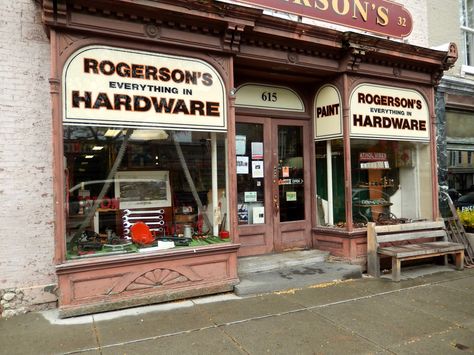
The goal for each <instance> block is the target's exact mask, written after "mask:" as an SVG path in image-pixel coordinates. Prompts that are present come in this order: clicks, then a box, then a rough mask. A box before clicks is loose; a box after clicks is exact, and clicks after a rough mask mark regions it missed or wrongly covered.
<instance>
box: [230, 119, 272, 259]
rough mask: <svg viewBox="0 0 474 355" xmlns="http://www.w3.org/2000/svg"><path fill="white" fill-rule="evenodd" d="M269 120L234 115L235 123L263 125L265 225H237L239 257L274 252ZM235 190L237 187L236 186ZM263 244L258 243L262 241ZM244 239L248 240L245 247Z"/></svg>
mask: <svg viewBox="0 0 474 355" xmlns="http://www.w3.org/2000/svg"><path fill="white" fill-rule="evenodd" d="M271 122H272V121H271V120H270V118H269V117H257V116H249V115H236V120H235V123H236V124H237V123H256V124H261V125H263V149H264V150H263V161H264V193H265V198H264V206H265V223H263V224H251V225H239V226H238V232H239V241H240V243H241V247H240V249H239V253H238V255H239V256H247V255H260V254H268V253H271V252H273V251H274V249H273V248H274V241H273V211H272V209H271V208H267V207H268V206H271V195H272V186H271V184H268V183H267V177H268V176H270V174H271V169H272V165H271V164H272V159H271V154H272V152H271V147H272V141H271V140H272V136H271ZM236 188H237V186H236ZM235 193H236V192H235ZM262 238H263V243H261V242H260V243H258V242H259V241H262ZM246 239H247V240H250V242H249V244H247V245H246Z"/></svg>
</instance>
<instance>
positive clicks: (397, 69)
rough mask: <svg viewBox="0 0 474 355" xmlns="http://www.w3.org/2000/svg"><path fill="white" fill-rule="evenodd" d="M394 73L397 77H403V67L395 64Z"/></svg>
mask: <svg viewBox="0 0 474 355" xmlns="http://www.w3.org/2000/svg"><path fill="white" fill-rule="evenodd" d="M393 75H394V76H395V77H397V78H399V77H401V76H402V69H401V68H399V67H397V66H395V67H393Z"/></svg>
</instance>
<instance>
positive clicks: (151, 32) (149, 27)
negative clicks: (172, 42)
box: [144, 23, 160, 38]
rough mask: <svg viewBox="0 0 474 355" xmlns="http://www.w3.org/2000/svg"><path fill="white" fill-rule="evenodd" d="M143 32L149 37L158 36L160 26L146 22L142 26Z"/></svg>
mask: <svg viewBox="0 0 474 355" xmlns="http://www.w3.org/2000/svg"><path fill="white" fill-rule="evenodd" d="M144 30H145V34H146V35H147V36H148V37H150V38H160V28H159V27H158V26H157V25H155V24H154V23H146V24H145V26H144Z"/></svg>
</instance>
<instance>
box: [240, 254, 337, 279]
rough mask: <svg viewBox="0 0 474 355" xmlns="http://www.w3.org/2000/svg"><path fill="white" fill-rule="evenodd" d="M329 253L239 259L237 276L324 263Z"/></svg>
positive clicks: (271, 255) (259, 256) (268, 255)
mask: <svg viewBox="0 0 474 355" xmlns="http://www.w3.org/2000/svg"><path fill="white" fill-rule="evenodd" d="M328 256H329V252H326V251H321V250H298V251H288V252H284V253H278V254H267V255H258V256H247V257H243V258H239V262H238V264H239V266H238V273H239V276H243V275H246V274H251V273H255V272H263V271H272V270H277V269H282V268H288V267H295V266H305V265H312V264H315V263H320V262H323V261H325V260H326V259H327V258H328Z"/></svg>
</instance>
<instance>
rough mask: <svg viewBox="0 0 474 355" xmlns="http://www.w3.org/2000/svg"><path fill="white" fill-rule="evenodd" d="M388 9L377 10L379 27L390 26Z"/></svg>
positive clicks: (380, 8) (381, 7)
mask: <svg viewBox="0 0 474 355" xmlns="http://www.w3.org/2000/svg"><path fill="white" fill-rule="evenodd" d="M388 22H389V21H388V9H387V8H386V7H383V6H380V7H379V8H378V9H377V25H380V26H387V25H388Z"/></svg>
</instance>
